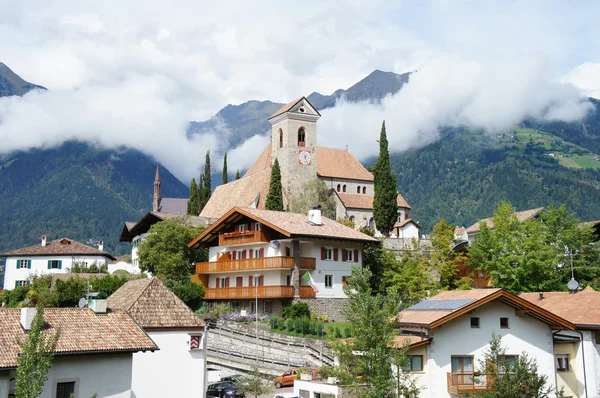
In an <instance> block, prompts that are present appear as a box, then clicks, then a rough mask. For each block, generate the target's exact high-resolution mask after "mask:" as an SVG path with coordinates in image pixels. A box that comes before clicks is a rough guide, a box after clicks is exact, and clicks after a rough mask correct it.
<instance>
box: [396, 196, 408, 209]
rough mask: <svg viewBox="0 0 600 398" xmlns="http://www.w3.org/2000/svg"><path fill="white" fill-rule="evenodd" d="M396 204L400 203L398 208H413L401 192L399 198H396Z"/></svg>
mask: <svg viewBox="0 0 600 398" xmlns="http://www.w3.org/2000/svg"><path fill="white" fill-rule="evenodd" d="M396 203H398V207H405V208H407V209H410V208H411V207H410V205H409V204H408V202H407V201H406V199H404V196H402V194H401V193H399V192H398V196H397V197H396Z"/></svg>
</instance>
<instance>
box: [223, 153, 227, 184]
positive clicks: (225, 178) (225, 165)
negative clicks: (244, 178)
mask: <svg viewBox="0 0 600 398" xmlns="http://www.w3.org/2000/svg"><path fill="white" fill-rule="evenodd" d="M223 184H227V152H225V156H224V157H223Z"/></svg>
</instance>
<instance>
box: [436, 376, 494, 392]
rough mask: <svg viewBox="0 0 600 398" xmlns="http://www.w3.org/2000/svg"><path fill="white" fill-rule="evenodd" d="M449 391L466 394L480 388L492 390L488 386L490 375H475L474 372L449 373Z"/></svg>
mask: <svg viewBox="0 0 600 398" xmlns="http://www.w3.org/2000/svg"><path fill="white" fill-rule="evenodd" d="M447 376H448V377H447V378H448V392H449V393H451V394H464V393H465V392H474V391H479V390H491V388H490V387H489V386H488V377H489V375H485V374H482V375H478V376H475V375H473V373H450V372H449V373H447Z"/></svg>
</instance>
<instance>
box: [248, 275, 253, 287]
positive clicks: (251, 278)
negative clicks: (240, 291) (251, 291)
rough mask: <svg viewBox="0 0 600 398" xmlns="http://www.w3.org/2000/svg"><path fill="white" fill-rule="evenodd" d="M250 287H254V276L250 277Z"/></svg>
mask: <svg viewBox="0 0 600 398" xmlns="http://www.w3.org/2000/svg"><path fill="white" fill-rule="evenodd" d="M248 286H254V277H253V276H252V275H250V276H249V277H248Z"/></svg>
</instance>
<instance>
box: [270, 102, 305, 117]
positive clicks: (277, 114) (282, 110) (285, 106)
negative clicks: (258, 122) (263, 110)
mask: <svg viewBox="0 0 600 398" xmlns="http://www.w3.org/2000/svg"><path fill="white" fill-rule="evenodd" d="M302 98H304V97H300V98H296V99H295V100H293V101H292V102H288V103H287V104H285V105H284V106H282V107H281V108H279V109H278V110H277V112H275V113H274V114H272V115H271V116H269V119H273V118H274V117H275V116H279V115H281V114H282V113H286V112H287V111H289V110H290V109H292V107H293V106H294V105H296V104H297V103H298V102H300V101H301V100H302Z"/></svg>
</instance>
